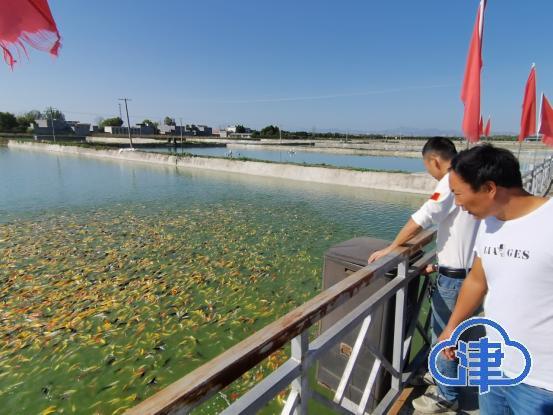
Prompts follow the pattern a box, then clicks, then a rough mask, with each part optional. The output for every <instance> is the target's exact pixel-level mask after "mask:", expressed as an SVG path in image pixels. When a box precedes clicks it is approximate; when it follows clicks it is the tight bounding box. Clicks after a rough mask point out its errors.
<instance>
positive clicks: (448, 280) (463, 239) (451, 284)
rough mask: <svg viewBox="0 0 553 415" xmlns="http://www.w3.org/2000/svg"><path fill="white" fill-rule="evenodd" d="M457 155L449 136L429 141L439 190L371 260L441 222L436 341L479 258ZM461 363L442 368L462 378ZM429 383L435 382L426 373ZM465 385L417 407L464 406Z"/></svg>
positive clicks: (434, 392) (426, 153)
mask: <svg viewBox="0 0 553 415" xmlns="http://www.w3.org/2000/svg"><path fill="white" fill-rule="evenodd" d="M456 154H457V150H456V149H455V145H454V144H453V142H452V141H451V140H450V139H448V138H444V137H433V138H431V139H429V140H428V141H427V142H426V144H425V145H424V147H423V149H422V155H423V161H424V165H425V167H426V170H427V171H428V173H430V175H431V176H432V177H434V178H435V179H436V180H438V184H437V186H436V189H435V190H434V193H433V194H432V196H431V197H430V199H429V200H427V201H426V202H425V203H424V204H423V205H422V207H421V208H420V209H419V210H418V211H417V212H415V213H414V214H413V215H412V216H411V218H410V219H409V220H408V221H407V223H406V224H405V226H404V227H403V229H401V231H400V232H399V233H398V235H397V236H396V238H395V239H394V241H393V242H392V244H391V245H389V246H388V247H386V248H385V249H383V250H380V251H377V252H375V253H374V254H372V255H371V256H370V258H369V264H370V263H372V262H374V261H376V260H377V259H379V258H382V257H383V256H385V255H387V254H389V253H391V252H392V251H393V250H394V249H396V248H397V247H399V246H400V245H402V244H404V243H405V242H407V241H408V240H409V239H411V238H412V237H413V236H414V235H416V234H417V233H418V232H420V231H421V230H422V229H426V228H429V227H430V226H432V225H437V226H438V235H437V239H436V256H437V258H438V265H437V267H434V268H432V267H431V268H429V269H427V271H428V272H432V271H438V276H437V278H436V289H435V290H434V292H433V294H432V299H431V305H432V340H433V341H434V342H435V341H436V339H437V338H438V336H439V335H440V333H441V332H442V331H443V330H444V327H445V325H446V324H447V322H448V320H449V317H450V316H451V311H452V310H453V308H454V306H455V302H456V300H457V296H458V294H459V290H460V289H461V285H462V283H463V280H464V278H465V276H466V274H467V270H468V269H469V268H470V265H471V264H472V260H473V248H474V240H475V238H476V232H477V230H478V225H479V221H478V220H476V219H475V218H474V217H473V216H472V215H470V214H468V213H467V212H463V211H462V210H461V209H459V207H457V206H456V205H455V200H454V196H453V194H452V193H451V190H450V188H449V178H448V171H449V168H450V165H451V160H452V159H453V157H454V156H455V155H456ZM457 366H458V363H457V362H456V361H450V360H447V359H445V358H443V357H440V358H439V360H438V368H439V370H440V372H441V373H442V374H443V375H444V376H447V377H452V378H455V377H457ZM425 380H426V381H427V382H428V383H431V382H433V381H432V378H431V376H426V377H425ZM459 392H460V388H459V387H454V386H446V385H437V388H435V387H431V388H429V390H428V391H427V393H425V394H424V395H422V396H421V397H419V398H417V399H415V400H414V401H413V406H414V407H415V409H417V410H418V411H420V412H423V413H440V412H445V411H451V410H456V409H457V408H458V398H459Z"/></svg>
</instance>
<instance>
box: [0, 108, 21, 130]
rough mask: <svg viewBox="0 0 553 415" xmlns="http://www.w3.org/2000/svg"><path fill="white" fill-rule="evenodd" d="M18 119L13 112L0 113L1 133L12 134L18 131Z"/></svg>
mask: <svg viewBox="0 0 553 415" xmlns="http://www.w3.org/2000/svg"><path fill="white" fill-rule="evenodd" d="M17 127H18V124H17V119H16V118H15V115H13V114H12V113H11V112H0V131H5V132H12V131H14V130H15V129H17Z"/></svg>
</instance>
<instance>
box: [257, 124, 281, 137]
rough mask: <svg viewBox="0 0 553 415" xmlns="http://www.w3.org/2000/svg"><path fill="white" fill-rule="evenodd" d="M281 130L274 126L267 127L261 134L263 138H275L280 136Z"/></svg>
mask: <svg viewBox="0 0 553 415" xmlns="http://www.w3.org/2000/svg"><path fill="white" fill-rule="evenodd" d="M279 133H280V130H279V128H278V127H277V126H274V125H268V126H267V127H265V128H263V129H262V130H261V132H260V133H259V135H260V136H262V137H275V136H277V135H279Z"/></svg>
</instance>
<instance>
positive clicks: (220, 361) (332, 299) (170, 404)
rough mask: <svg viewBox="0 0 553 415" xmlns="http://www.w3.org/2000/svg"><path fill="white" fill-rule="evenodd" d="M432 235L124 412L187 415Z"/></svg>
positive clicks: (420, 237)
mask: <svg viewBox="0 0 553 415" xmlns="http://www.w3.org/2000/svg"><path fill="white" fill-rule="evenodd" d="M434 237H435V230H433V229H431V230H426V231H423V232H421V233H420V234H418V235H417V236H415V237H414V238H412V239H411V240H410V241H409V242H408V244H406V245H405V246H402V247H399V248H397V249H396V250H394V252H393V253H391V254H389V255H387V256H386V257H384V258H382V259H380V260H379V261H377V262H375V263H374V264H371V265H368V266H366V267H364V268H362V269H360V270H359V271H356V272H355V273H353V274H351V275H350V276H349V277H347V278H345V279H344V280H342V281H340V282H339V283H337V284H335V285H333V286H332V287H330V288H328V289H326V290H325V291H323V292H321V293H320V294H318V295H317V296H315V297H314V298H312V299H311V300H309V301H307V302H306V303H304V304H302V305H301V306H299V307H297V308H295V309H294V310H292V311H290V312H289V313H288V314H286V315H285V316H283V317H281V318H279V319H278V320H276V321H274V322H273V323H271V324H269V325H267V326H265V327H264V328H263V329H261V330H259V331H257V332H256V333H254V334H252V335H251V336H249V337H248V338H246V339H244V340H243V341H241V342H240V343H238V344H236V345H235V346H233V347H232V348H230V349H229V350H227V351H226V352H224V353H222V354H220V355H219V356H217V357H215V358H213V359H212V360H210V361H209V362H207V363H205V364H204V365H202V366H200V367H199V368H197V369H195V370H194V371H192V372H191V373H189V374H188V375H185V376H184V377H182V378H181V379H179V380H177V381H175V382H173V383H172V384H170V385H169V386H167V387H166V388H164V389H162V390H161V391H159V392H157V393H156V394H154V395H153V396H151V397H149V398H147V399H146V400H144V401H143V402H141V403H139V404H138V405H136V406H135V407H133V408H131V409H129V410H128V411H127V412H126V413H127V414H129V415H137V414H140V415H146V414H148V415H150V414H152V415H153V414H167V413H174V412H176V411H179V412H181V411H182V412H183V413H186V411H188V410H190V409H192V408H193V407H195V406H197V405H198V404H199V403H201V402H203V401H205V400H206V399H209V398H210V397H212V396H213V395H215V394H216V393H217V392H219V391H220V390H222V389H223V388H224V387H225V386H227V385H229V384H231V383H232V382H233V381H234V380H236V379H238V378H239V377H240V376H242V374H244V373H245V372H247V371H248V370H249V369H251V368H253V367H254V366H256V365H257V364H258V363H260V362H261V361H263V360H264V359H265V358H266V357H268V356H270V355H271V354H272V353H274V352H275V351H277V350H278V349H280V348H281V347H282V346H283V345H284V344H286V343H287V342H289V341H291V340H292V339H293V338H294V337H296V336H297V335H299V334H300V333H302V332H303V331H305V330H307V329H308V328H309V327H311V326H312V325H313V324H315V323H316V322H317V321H319V320H320V319H322V318H323V317H324V316H326V315H327V314H329V313H330V312H332V311H333V310H335V309H336V308H337V307H339V306H340V305H341V304H343V303H344V302H345V301H347V300H348V299H350V298H351V297H353V296H354V295H355V294H357V293H358V292H359V290H360V289H362V288H363V287H365V286H366V285H368V284H369V282H370V281H371V279H372V278H374V277H377V276H381V275H384V274H385V273H386V272H388V271H389V270H391V269H392V268H394V267H395V266H397V265H398V264H399V263H400V262H401V261H402V259H403V258H405V257H406V256H410V255H411V254H413V253H415V252H417V251H419V250H420V249H421V248H422V247H424V246H426V245H428V244H429V243H430V242H431V241H432V240H433V239H434Z"/></svg>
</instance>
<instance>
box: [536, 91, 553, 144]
mask: <svg viewBox="0 0 553 415" xmlns="http://www.w3.org/2000/svg"><path fill="white" fill-rule="evenodd" d="M539 132H540V133H541V134H543V138H542V140H543V142H544V143H545V144H547V145H548V146H553V108H551V105H550V104H549V101H548V100H547V98H546V97H545V95H543V94H542V96H541V120H540V131H539Z"/></svg>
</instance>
